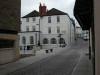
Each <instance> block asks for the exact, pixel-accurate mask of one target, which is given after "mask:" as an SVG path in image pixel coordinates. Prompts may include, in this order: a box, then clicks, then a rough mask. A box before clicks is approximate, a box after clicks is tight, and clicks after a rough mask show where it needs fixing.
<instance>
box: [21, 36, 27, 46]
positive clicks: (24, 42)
mask: <svg viewBox="0 0 100 75" xmlns="http://www.w3.org/2000/svg"><path fill="white" fill-rule="evenodd" d="M22 44H26V38H25V36H23V37H22Z"/></svg>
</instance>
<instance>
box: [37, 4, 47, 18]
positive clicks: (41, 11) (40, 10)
mask: <svg viewBox="0 0 100 75" xmlns="http://www.w3.org/2000/svg"><path fill="white" fill-rule="evenodd" d="M46 8H47V7H46V6H45V4H43V6H42V5H41V3H40V6H39V14H40V16H45V15H46V13H47V9H46Z"/></svg>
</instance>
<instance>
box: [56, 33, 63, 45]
mask: <svg viewBox="0 0 100 75" xmlns="http://www.w3.org/2000/svg"><path fill="white" fill-rule="evenodd" d="M62 35H63V34H59V35H58V36H57V37H59V40H60V46H59V47H61V36H62Z"/></svg>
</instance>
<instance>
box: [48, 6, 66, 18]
mask: <svg viewBox="0 0 100 75" xmlns="http://www.w3.org/2000/svg"><path fill="white" fill-rule="evenodd" d="M52 15H68V14H67V13H65V12H62V11H60V10H58V9H55V8H52V9H51V10H49V11H47V16H52Z"/></svg>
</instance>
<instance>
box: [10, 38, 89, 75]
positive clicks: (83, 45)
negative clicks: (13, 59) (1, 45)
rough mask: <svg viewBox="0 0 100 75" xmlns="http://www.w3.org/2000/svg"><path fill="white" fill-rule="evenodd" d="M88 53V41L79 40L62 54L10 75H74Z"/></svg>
mask: <svg viewBox="0 0 100 75" xmlns="http://www.w3.org/2000/svg"><path fill="white" fill-rule="evenodd" d="M62 49H63V48H62ZM87 53H88V41H83V40H79V41H76V43H75V44H73V45H72V46H71V47H69V48H64V50H63V51H61V52H60V53H57V54H54V55H52V56H49V57H46V58H44V59H42V60H40V61H37V62H35V63H33V64H31V65H29V66H27V67H24V68H22V69H19V70H16V71H14V72H12V73H9V74H8V75H72V73H73V71H74V70H75V68H76V67H77V64H78V63H79V61H80V59H81V57H82V56H83V55H86V54H87ZM87 58H88V56H87Z"/></svg>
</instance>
